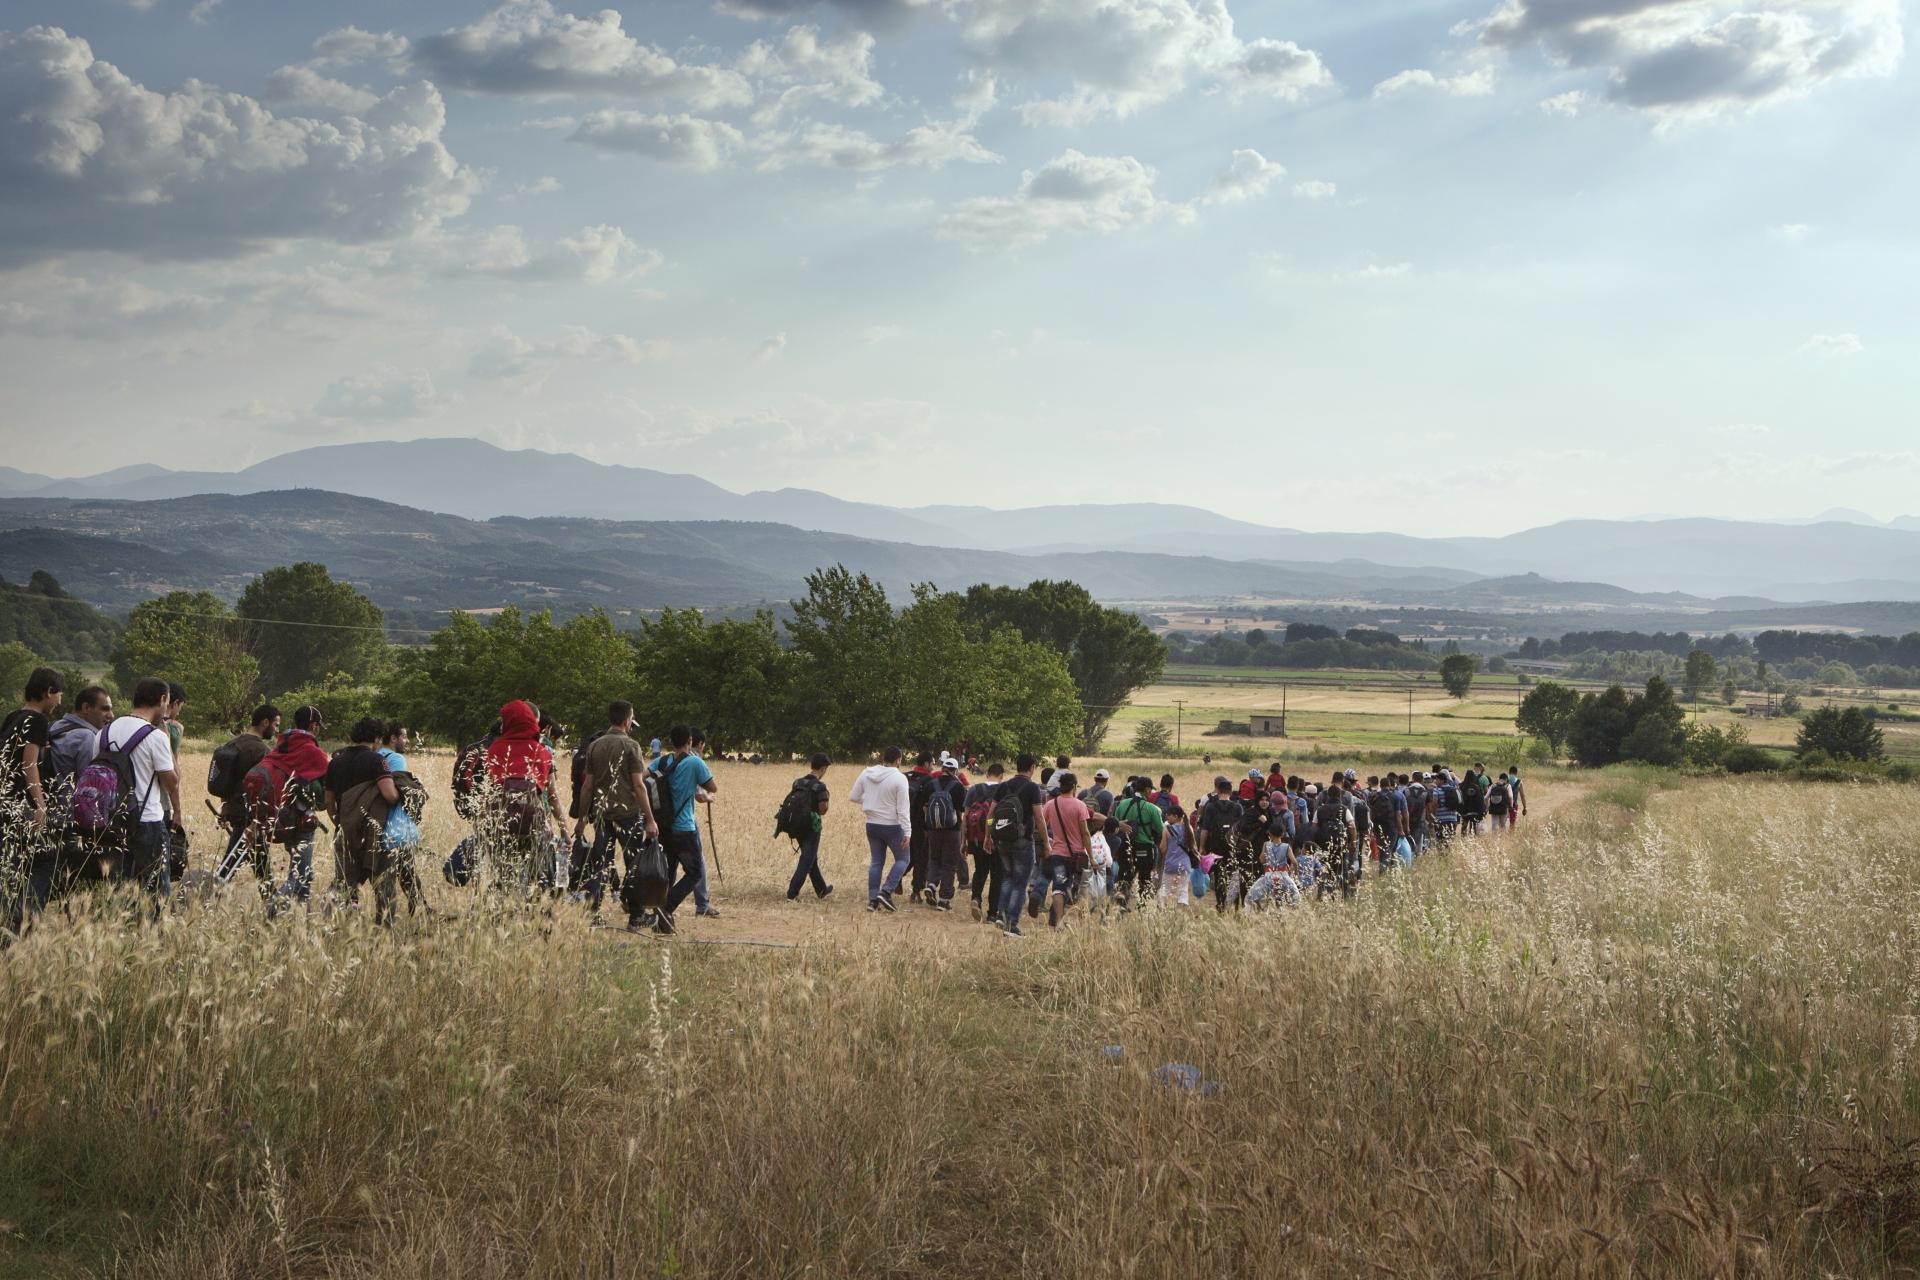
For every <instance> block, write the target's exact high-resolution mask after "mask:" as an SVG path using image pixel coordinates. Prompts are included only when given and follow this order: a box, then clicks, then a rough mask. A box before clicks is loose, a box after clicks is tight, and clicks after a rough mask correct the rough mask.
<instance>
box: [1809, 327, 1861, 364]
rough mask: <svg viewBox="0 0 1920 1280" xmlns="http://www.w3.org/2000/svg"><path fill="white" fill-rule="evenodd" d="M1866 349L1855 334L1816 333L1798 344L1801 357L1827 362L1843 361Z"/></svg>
mask: <svg viewBox="0 0 1920 1280" xmlns="http://www.w3.org/2000/svg"><path fill="white" fill-rule="evenodd" d="M1866 349H1867V346H1866V344H1865V343H1864V342H1862V341H1860V335H1859V334H1857V333H1816V334H1814V335H1813V336H1812V337H1811V338H1808V339H1807V340H1806V341H1805V342H1803V343H1801V344H1800V354H1801V355H1803V356H1820V357H1821V358H1823V359H1827V360H1845V359H1847V358H1849V357H1851V356H1857V355H1859V354H1860V353H1861V352H1862V351H1865V350H1866Z"/></svg>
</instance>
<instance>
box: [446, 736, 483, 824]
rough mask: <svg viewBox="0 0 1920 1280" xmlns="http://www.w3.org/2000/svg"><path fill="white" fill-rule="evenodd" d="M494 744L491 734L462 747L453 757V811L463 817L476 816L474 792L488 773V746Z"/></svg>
mask: <svg viewBox="0 0 1920 1280" xmlns="http://www.w3.org/2000/svg"><path fill="white" fill-rule="evenodd" d="M492 745H493V739H492V737H491V736H489V737H485V738H481V739H480V740H479V741H477V742H469V743H468V744H467V745H466V746H464V747H462V748H460V754H459V755H457V756H455V757H454V758H453V811H454V812H455V813H457V814H459V815H460V816H461V817H462V818H467V819H471V818H472V817H473V816H474V808H475V806H474V792H476V791H478V790H479V789H480V780H481V779H482V778H484V777H486V775H487V748H488V747H490V746H492Z"/></svg>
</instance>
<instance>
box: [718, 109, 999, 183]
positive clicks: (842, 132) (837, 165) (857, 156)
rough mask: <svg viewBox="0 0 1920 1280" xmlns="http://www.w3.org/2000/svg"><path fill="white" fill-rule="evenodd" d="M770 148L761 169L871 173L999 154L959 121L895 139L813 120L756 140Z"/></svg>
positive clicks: (992, 158)
mask: <svg viewBox="0 0 1920 1280" xmlns="http://www.w3.org/2000/svg"><path fill="white" fill-rule="evenodd" d="M755 145H756V146H758V147H760V148H761V149H762V150H765V151H767V152H768V155H767V158H766V159H765V160H763V161H762V162H761V164H760V167H761V168H762V169H768V170H773V169H784V168H787V167H789V166H791V165H795V164H811V165H818V166H820V167H821V168H827V169H850V170H854V171H856V172H872V171H874V170H878V169H894V168H900V167H903V166H917V167H919V168H923V169H938V168H941V167H942V166H944V165H948V164H952V163H954V162H956V161H959V162H964V163H967V164H995V163H998V162H999V160H1000V157H999V156H998V155H996V154H994V153H993V152H991V151H989V150H987V149H986V148H985V147H983V146H981V145H980V140H979V139H977V138H975V137H974V136H973V135H972V134H971V133H969V132H967V130H966V127H965V125H964V124H963V123H962V122H960V121H944V122H943V121H933V122H930V123H928V124H923V125H919V126H917V127H915V128H912V129H909V130H907V132H906V133H905V134H903V135H901V136H900V137H898V138H895V139H894V140H892V141H891V142H883V141H882V140H880V139H879V138H876V137H874V136H873V135H872V134H869V133H864V132H862V131H861V130H859V129H850V128H847V127H845V126H844V125H837V124H810V125H807V126H806V127H805V128H802V129H798V130H795V131H793V132H789V133H781V134H770V135H767V136H764V137H762V138H759V139H756V140H755Z"/></svg>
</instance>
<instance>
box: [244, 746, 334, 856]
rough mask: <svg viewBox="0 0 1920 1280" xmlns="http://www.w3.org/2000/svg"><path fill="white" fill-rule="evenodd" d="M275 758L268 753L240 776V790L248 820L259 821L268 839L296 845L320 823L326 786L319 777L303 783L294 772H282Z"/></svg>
mask: <svg viewBox="0 0 1920 1280" xmlns="http://www.w3.org/2000/svg"><path fill="white" fill-rule="evenodd" d="M274 759H275V757H274V755H273V754H272V753H268V754H267V755H266V756H264V757H263V758H262V759H261V761H260V763H259V764H257V765H255V766H253V768H251V769H249V770H247V772H246V776H245V777H243V778H241V779H240V793H241V795H242V796H243V797H245V800H246V806H247V817H248V821H250V822H253V823H257V824H259V825H260V826H261V827H262V828H263V829H264V830H265V831H266V833H267V839H268V840H270V841H272V842H274V843H276V844H285V845H293V844H297V843H298V842H299V841H300V840H301V839H303V838H304V837H305V836H306V835H307V833H308V832H310V831H312V830H314V829H315V828H317V827H318V826H319V825H320V818H319V816H318V810H319V808H320V799H321V795H320V793H321V790H322V786H321V782H320V780H319V779H318V778H315V779H312V780H310V781H307V782H301V781H299V780H298V779H296V778H294V776H293V775H292V774H291V773H282V772H281V771H280V770H279V769H278V768H277V767H276V766H275V765H274V763H273V761H274Z"/></svg>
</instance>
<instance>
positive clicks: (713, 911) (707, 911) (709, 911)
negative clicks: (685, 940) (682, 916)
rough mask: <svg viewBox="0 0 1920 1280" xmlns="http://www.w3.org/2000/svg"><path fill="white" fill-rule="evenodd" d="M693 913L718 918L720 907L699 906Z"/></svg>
mask: <svg viewBox="0 0 1920 1280" xmlns="http://www.w3.org/2000/svg"><path fill="white" fill-rule="evenodd" d="M693 914H695V915H696V916H706V917H707V918H708V919H710V920H718V919H719V918H720V908H718V907H701V908H699V909H697V910H696V911H695V912H694V913H693Z"/></svg>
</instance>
